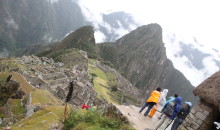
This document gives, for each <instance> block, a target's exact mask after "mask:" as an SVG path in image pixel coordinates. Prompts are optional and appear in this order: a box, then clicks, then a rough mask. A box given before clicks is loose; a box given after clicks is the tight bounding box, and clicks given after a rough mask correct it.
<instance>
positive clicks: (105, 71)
mask: <svg viewBox="0 0 220 130" xmlns="http://www.w3.org/2000/svg"><path fill="white" fill-rule="evenodd" d="M58 52H59V51H58ZM67 52H68V50H67ZM67 52H65V53H60V55H59V56H61V57H62V56H66V55H72V56H69V59H65V60H61V61H63V62H64V63H62V62H61V61H60V62H57V61H54V60H53V59H52V58H50V59H49V58H46V57H41V58H39V57H36V56H23V57H20V58H10V59H1V62H0V77H4V78H2V79H3V80H6V78H7V76H8V75H9V74H12V81H15V82H17V83H18V84H19V86H20V87H19V89H18V90H19V91H9V92H11V93H8V94H6V93H4V91H0V92H2V94H1V96H3V93H4V94H6V96H4V97H5V100H4V102H3V103H2V105H1V106H0V110H1V111H0V115H1V117H0V118H1V120H2V121H3V122H2V123H1V125H3V126H5V125H11V126H12V128H13V129H20V128H24V129H36V128H39V127H40V126H42V129H49V128H51V127H57V125H59V124H60V120H61V119H62V118H63V117H62V112H63V110H64V106H63V103H64V100H65V97H66V95H67V92H68V88H69V82H70V81H72V80H73V81H74V91H73V98H72V100H70V102H69V103H70V105H69V107H71V108H73V107H74V106H76V107H77V109H78V108H79V107H80V106H81V105H82V104H84V103H85V104H88V105H90V106H97V107H98V108H100V109H101V111H103V110H102V108H103V107H104V105H106V104H108V103H114V104H136V105H138V104H139V103H140V97H139V95H138V94H139V91H138V90H137V89H136V88H135V87H133V86H132V85H131V84H130V83H129V82H128V81H127V80H126V79H125V78H123V77H122V76H121V75H120V74H119V73H117V72H116V71H115V70H114V69H111V68H109V67H108V66H105V65H102V64H101V63H100V62H99V61H96V60H92V59H88V57H87V54H86V52H83V51H80V50H77V49H70V50H69V52H68V53H67ZM54 54H56V53H54ZM76 54H77V55H76ZM56 58H57V59H56ZM61 59H62V58H61ZM82 59H84V60H82ZM55 60H59V57H56V56H55ZM67 61H68V62H67ZM10 72H11V73H10ZM94 76H95V77H94ZM0 85H3V83H2V82H1V84H0ZM3 86H4V85H3ZM14 86H15V85H14ZM0 88H2V86H0ZM2 90H3V89H2ZM21 94H22V95H21ZM11 95H19V96H16V97H14V96H11ZM17 97H18V98H17ZM24 100H25V102H24ZM104 108H105V107H104ZM6 109H7V111H5V110H6ZM48 116H50V117H51V118H48ZM24 117H26V118H25V119H23V118H24Z"/></svg>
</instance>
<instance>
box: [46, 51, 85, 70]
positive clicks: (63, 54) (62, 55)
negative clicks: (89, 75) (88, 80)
mask: <svg viewBox="0 0 220 130" xmlns="http://www.w3.org/2000/svg"><path fill="white" fill-rule="evenodd" d="M46 56H47V57H49V58H53V59H54V60H55V61H57V62H63V63H64V64H65V66H66V67H72V66H73V65H79V66H81V67H84V68H85V69H87V65H88V59H87V58H85V57H84V56H83V54H82V53H81V52H80V51H79V50H78V49H75V48H72V49H64V50H60V51H57V52H55V53H50V54H48V55H46Z"/></svg>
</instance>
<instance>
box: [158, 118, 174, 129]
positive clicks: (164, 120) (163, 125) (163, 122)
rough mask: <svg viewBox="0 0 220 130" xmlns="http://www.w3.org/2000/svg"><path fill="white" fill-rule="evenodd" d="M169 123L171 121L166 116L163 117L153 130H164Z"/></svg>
mask: <svg viewBox="0 0 220 130" xmlns="http://www.w3.org/2000/svg"><path fill="white" fill-rule="evenodd" d="M171 122H172V120H171V119H170V118H169V117H168V116H166V115H163V117H162V118H161V119H160V120H159V122H157V124H156V127H155V128H154V130H165V129H166V128H167V127H168V126H169V125H170V123H171Z"/></svg>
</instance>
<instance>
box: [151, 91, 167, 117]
mask: <svg viewBox="0 0 220 130" xmlns="http://www.w3.org/2000/svg"><path fill="white" fill-rule="evenodd" d="M167 93H168V89H164V90H163V91H162V92H161V94H160V99H159V101H158V103H157V104H156V105H154V107H153V108H152V109H151V111H150V113H149V114H148V116H149V117H153V115H154V114H155V113H156V111H159V112H161V111H162V108H163V106H164V104H165V103H166V96H167Z"/></svg>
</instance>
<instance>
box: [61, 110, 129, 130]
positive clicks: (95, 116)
mask: <svg viewBox="0 0 220 130" xmlns="http://www.w3.org/2000/svg"><path fill="white" fill-rule="evenodd" d="M71 128H73V129H76V130H120V129H124V130H131V129H132V128H131V126H129V124H124V123H123V122H122V121H121V120H119V119H114V118H110V117H106V116H103V115H102V114H101V112H99V111H90V110H88V111H86V112H84V113H82V112H80V111H73V112H72V113H70V115H69V117H68V118H67V119H66V121H65V122H64V129H65V130H70V129H71Z"/></svg>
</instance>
